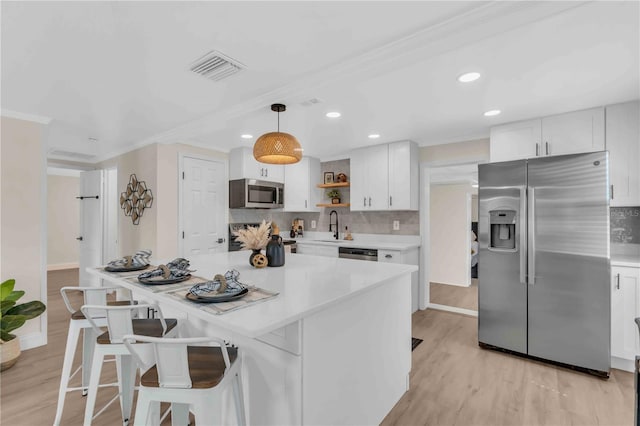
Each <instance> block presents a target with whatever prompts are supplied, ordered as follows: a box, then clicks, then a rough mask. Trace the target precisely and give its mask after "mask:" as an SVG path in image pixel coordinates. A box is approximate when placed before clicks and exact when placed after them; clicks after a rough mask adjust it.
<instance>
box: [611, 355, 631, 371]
mask: <svg viewBox="0 0 640 426" xmlns="http://www.w3.org/2000/svg"><path fill="white" fill-rule="evenodd" d="M633 363H634V360H632V359H624V358H618V357H616V356H612V357H611V368H617V369H618V370H624V371H629V372H631V373H633V369H634V366H633Z"/></svg>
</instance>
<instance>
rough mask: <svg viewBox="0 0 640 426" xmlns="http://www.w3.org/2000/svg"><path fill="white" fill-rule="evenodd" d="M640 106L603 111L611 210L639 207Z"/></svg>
mask: <svg viewBox="0 0 640 426" xmlns="http://www.w3.org/2000/svg"><path fill="white" fill-rule="evenodd" d="M639 116H640V102H638V101H634V102H626V103H623V104H616V105H611V106H608V107H607V108H606V121H607V150H608V151H609V179H610V183H611V205H612V206H638V205H640V167H639V166H638V165H639V164H640V118H639Z"/></svg>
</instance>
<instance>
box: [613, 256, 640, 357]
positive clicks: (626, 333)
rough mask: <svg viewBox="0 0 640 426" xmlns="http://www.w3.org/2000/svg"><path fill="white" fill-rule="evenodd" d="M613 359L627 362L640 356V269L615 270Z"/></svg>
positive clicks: (618, 268)
mask: <svg viewBox="0 0 640 426" xmlns="http://www.w3.org/2000/svg"><path fill="white" fill-rule="evenodd" d="M611 275H612V277H611V356H614V357H618V358H623V359H627V360H633V359H635V356H636V355H637V354H638V353H639V345H638V340H639V339H638V327H637V326H636V323H635V321H634V320H635V318H636V317H639V316H640V291H639V289H638V286H639V285H640V268H625V267H618V266H614V267H612V268H611Z"/></svg>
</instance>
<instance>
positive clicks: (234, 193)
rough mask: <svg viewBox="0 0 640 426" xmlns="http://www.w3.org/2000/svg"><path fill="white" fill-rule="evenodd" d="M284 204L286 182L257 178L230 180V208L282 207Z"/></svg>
mask: <svg viewBox="0 0 640 426" xmlns="http://www.w3.org/2000/svg"><path fill="white" fill-rule="evenodd" d="M283 205H284V184H282V183H279V182H268V181H264V180H256V179H235V180H230V181H229V208H230V209H280V208H282V207H283Z"/></svg>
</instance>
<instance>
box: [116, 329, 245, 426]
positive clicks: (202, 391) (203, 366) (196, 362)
mask: <svg viewBox="0 0 640 426" xmlns="http://www.w3.org/2000/svg"><path fill="white" fill-rule="evenodd" d="M123 341H124V344H125V346H126V347H127V348H128V349H129V351H130V352H131V354H132V355H133V357H134V359H135V360H136V361H137V362H138V365H139V366H140V368H141V371H145V372H144V373H143V374H142V375H141V377H140V387H139V389H138V403H137V405H136V417H135V421H134V425H135V426H142V425H158V424H160V402H171V416H172V417H171V424H173V425H178V424H188V423H189V406H191V407H192V411H193V412H194V414H195V416H196V423H197V424H200V423H204V424H207V425H210V424H222V418H221V411H222V410H221V407H222V392H223V391H224V390H225V389H226V388H228V387H229V386H233V395H234V400H235V408H236V416H237V421H238V425H242V426H244V425H246V419H245V411H244V399H243V394H242V381H241V378H240V368H241V361H240V357H239V356H238V349H237V348H235V347H227V345H226V343H225V342H224V340H222V339H218V338H215V337H192V338H176V339H166V338H165V339H160V338H154V337H147V336H139V335H127V336H124V338H123ZM140 343H151V344H152V346H153V354H154V356H155V365H154V363H153V362H147V361H145V360H144V359H143V358H142V357H141V356H140V351H139V348H140ZM203 343H216V344H218V345H219V346H188V345H195V344H203Z"/></svg>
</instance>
